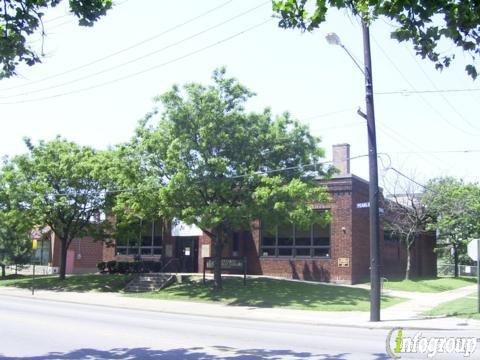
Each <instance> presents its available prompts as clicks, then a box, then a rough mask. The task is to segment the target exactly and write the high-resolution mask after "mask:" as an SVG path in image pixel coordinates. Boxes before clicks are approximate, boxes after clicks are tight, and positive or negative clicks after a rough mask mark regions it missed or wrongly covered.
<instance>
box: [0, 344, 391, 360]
mask: <svg viewBox="0 0 480 360" xmlns="http://www.w3.org/2000/svg"><path fill="white" fill-rule="evenodd" d="M209 350H212V351H213V353H214V354H211V352H212V351H209ZM347 355H351V354H349V353H337V354H312V353H310V352H295V351H291V350H266V349H243V350H242V349H234V348H231V347H226V346H214V347H213V348H210V349H204V348H201V347H193V348H188V349H187V348H179V349H171V350H153V349H150V348H132V349H128V348H118V349H111V350H96V349H78V350H74V351H71V352H65V353H61V352H51V353H48V354H45V355H38V356H27V357H6V356H1V355H0V359H3V360H13V359H25V360H40V359H46V360H63V359H75V360H80V359H96V360H107V359H109V360H110V359H112V360H115V359H147V360H148V359H155V360H159V359H160V360H167V359H168V360H170V359H174V360H175V359H184V360H200V359H201V360H215V359H232V360H247V359H258V360H262V359H265V360H266V359H270V360H273V359H275V360H277V359H278V360H279V359H283V358H285V357H287V358H289V359H298V360H301V359H302V360H303V359H332V360H343V359H346V356H347ZM371 359H373V360H387V359H389V358H388V356H387V355H386V354H371Z"/></svg>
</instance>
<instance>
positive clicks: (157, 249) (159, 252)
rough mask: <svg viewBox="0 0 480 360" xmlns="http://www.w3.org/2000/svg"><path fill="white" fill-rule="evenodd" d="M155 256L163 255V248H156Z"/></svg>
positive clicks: (154, 250) (154, 249)
mask: <svg viewBox="0 0 480 360" xmlns="http://www.w3.org/2000/svg"><path fill="white" fill-rule="evenodd" d="M153 255H162V248H161V247H154V248H153Z"/></svg>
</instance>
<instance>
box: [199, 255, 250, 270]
mask: <svg viewBox="0 0 480 360" xmlns="http://www.w3.org/2000/svg"><path fill="white" fill-rule="evenodd" d="M243 263H244V258H233V257H231V258H222V263H221V267H222V270H243ZM213 267H214V259H213V258H205V269H207V270H213Z"/></svg>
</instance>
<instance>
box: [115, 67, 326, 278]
mask: <svg viewBox="0 0 480 360" xmlns="http://www.w3.org/2000/svg"><path fill="white" fill-rule="evenodd" d="M251 96H253V93H252V92H251V91H250V90H248V89H247V88H246V87H244V86H243V85H242V84H240V83H239V82H238V81H237V80H236V79H233V78H227V77H226V76H225V70H224V69H220V70H216V71H215V72H214V73H213V85H209V86H204V85H201V84H195V83H194V84H187V85H185V86H184V87H183V88H179V87H177V86H175V87H174V88H173V89H172V90H171V91H168V92H167V93H165V94H163V95H162V96H160V97H158V98H157V101H158V102H160V103H161V105H162V109H161V110H162V111H161V112H160V111H154V112H152V113H151V114H148V115H147V117H146V118H145V120H144V121H143V122H142V123H141V124H140V126H139V128H138V129H137V134H136V138H135V139H134V141H133V142H132V144H131V145H130V146H131V147H132V149H134V150H133V152H134V153H137V154H138V157H137V159H136V160H134V162H136V163H137V164H138V165H139V168H138V169H139V173H140V174H142V176H141V177H142V178H144V179H145V180H144V181H143V182H142V183H143V184H144V185H140V187H139V188H138V191H134V192H128V193H127V192H126V193H125V194H124V196H127V197H128V196H129V197H130V200H129V201H131V206H130V208H134V207H135V206H138V207H141V206H142V205H141V204H142V202H143V201H145V200H146V199H148V198H151V199H152V200H153V199H158V201H159V203H158V204H159V207H158V211H159V215H161V216H163V217H165V218H167V219H171V218H173V217H175V218H178V219H181V220H183V221H185V222H187V223H190V224H196V225H197V226H199V227H200V228H201V229H202V230H204V231H205V232H207V233H208V234H209V235H210V237H211V238H212V241H213V244H214V247H215V255H216V266H217V265H218V268H216V270H215V282H216V283H215V284H216V286H218V287H221V283H220V282H221V278H220V277H219V273H220V260H219V259H220V256H221V252H222V248H223V244H224V242H225V241H226V238H227V234H228V232H229V231H232V230H237V229H247V228H249V227H250V225H251V221H252V219H268V220H269V221H268V222H269V223H275V222H277V223H278V222H279V221H282V220H285V219H289V220H291V221H295V222H296V223H299V224H307V223H309V222H311V221H313V219H316V218H319V217H321V215H319V214H318V213H316V212H315V211H314V210H313V209H312V206H311V204H312V202H315V201H317V202H323V201H326V198H327V196H326V192H325V190H324V189H323V188H322V187H320V186H318V183H316V182H315V181H314V176H318V175H325V171H324V170H323V169H322V167H321V166H320V165H318V167H317V168H316V169H315V168H314V166H311V165H310V164H313V163H315V162H317V163H318V162H319V160H320V159H321V157H322V156H323V151H322V150H321V149H320V148H319V147H318V144H319V139H318V138H315V137H313V136H312V135H310V133H309V131H308V129H307V128H306V127H305V126H303V125H300V124H299V123H298V122H296V121H294V120H293V119H291V118H290V116H289V115H288V114H287V113H285V114H283V115H282V116H279V117H276V118H274V117H273V116H272V114H271V112H270V110H268V109H266V110H264V111H263V112H260V113H256V112H250V113H249V112H246V111H245V103H246V101H247V100H248V99H249V98H250V97H251ZM131 154H132V152H127V158H129V159H132V157H131ZM139 159H141V160H139ZM307 165H308V166H307ZM130 176H132V175H130ZM132 178H135V175H133V177H132ZM142 183H141V184H142ZM152 192H154V193H155V194H154V195H151V194H150V193H152ZM139 199H140V200H139ZM143 204H145V203H144V202H143ZM147 206H148V205H147ZM217 261H218V262H217Z"/></svg>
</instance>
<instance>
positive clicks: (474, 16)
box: [272, 0, 480, 79]
mask: <svg viewBox="0 0 480 360" xmlns="http://www.w3.org/2000/svg"><path fill="white" fill-rule="evenodd" d="M272 2H273V9H274V11H275V12H276V13H277V14H278V15H280V18H281V19H280V23H279V26H280V27H282V28H299V29H301V30H303V31H313V30H315V29H317V28H318V27H319V26H320V24H321V23H322V22H324V21H325V18H326V15H327V12H328V9H329V8H332V7H335V8H338V9H347V10H349V11H350V12H352V13H353V14H354V15H359V16H360V17H361V18H362V20H363V21H366V22H367V23H368V22H370V21H372V20H375V19H377V18H378V17H381V16H383V17H386V18H387V19H389V20H391V21H393V22H394V23H395V24H397V25H398V27H397V28H396V29H395V30H393V31H392V33H391V37H392V38H394V39H397V40H398V41H400V42H401V41H411V42H412V43H413V48H414V50H415V52H416V53H417V55H420V56H421V57H422V58H428V59H429V60H431V61H432V62H433V63H435V67H436V68H437V69H440V70H441V69H443V68H444V67H448V66H449V65H450V63H451V61H452V60H453V59H454V57H455V55H454V54H453V53H451V54H446V55H443V54H442V53H441V52H440V50H439V49H438V44H439V42H440V41H441V40H446V41H448V42H451V43H453V45H455V46H456V47H458V48H460V49H462V50H463V51H464V52H465V53H467V54H468V55H470V57H471V62H470V64H468V65H467V66H466V68H465V70H466V71H467V73H468V74H469V75H470V76H471V77H472V78H473V79H475V78H476V77H477V69H476V67H475V60H476V59H477V57H478V55H479V54H480V46H479V44H480V3H479V2H478V1H476V0H461V1H459V0H434V1H432V0H415V1H411V0H315V1H314V0H273V1H272Z"/></svg>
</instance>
